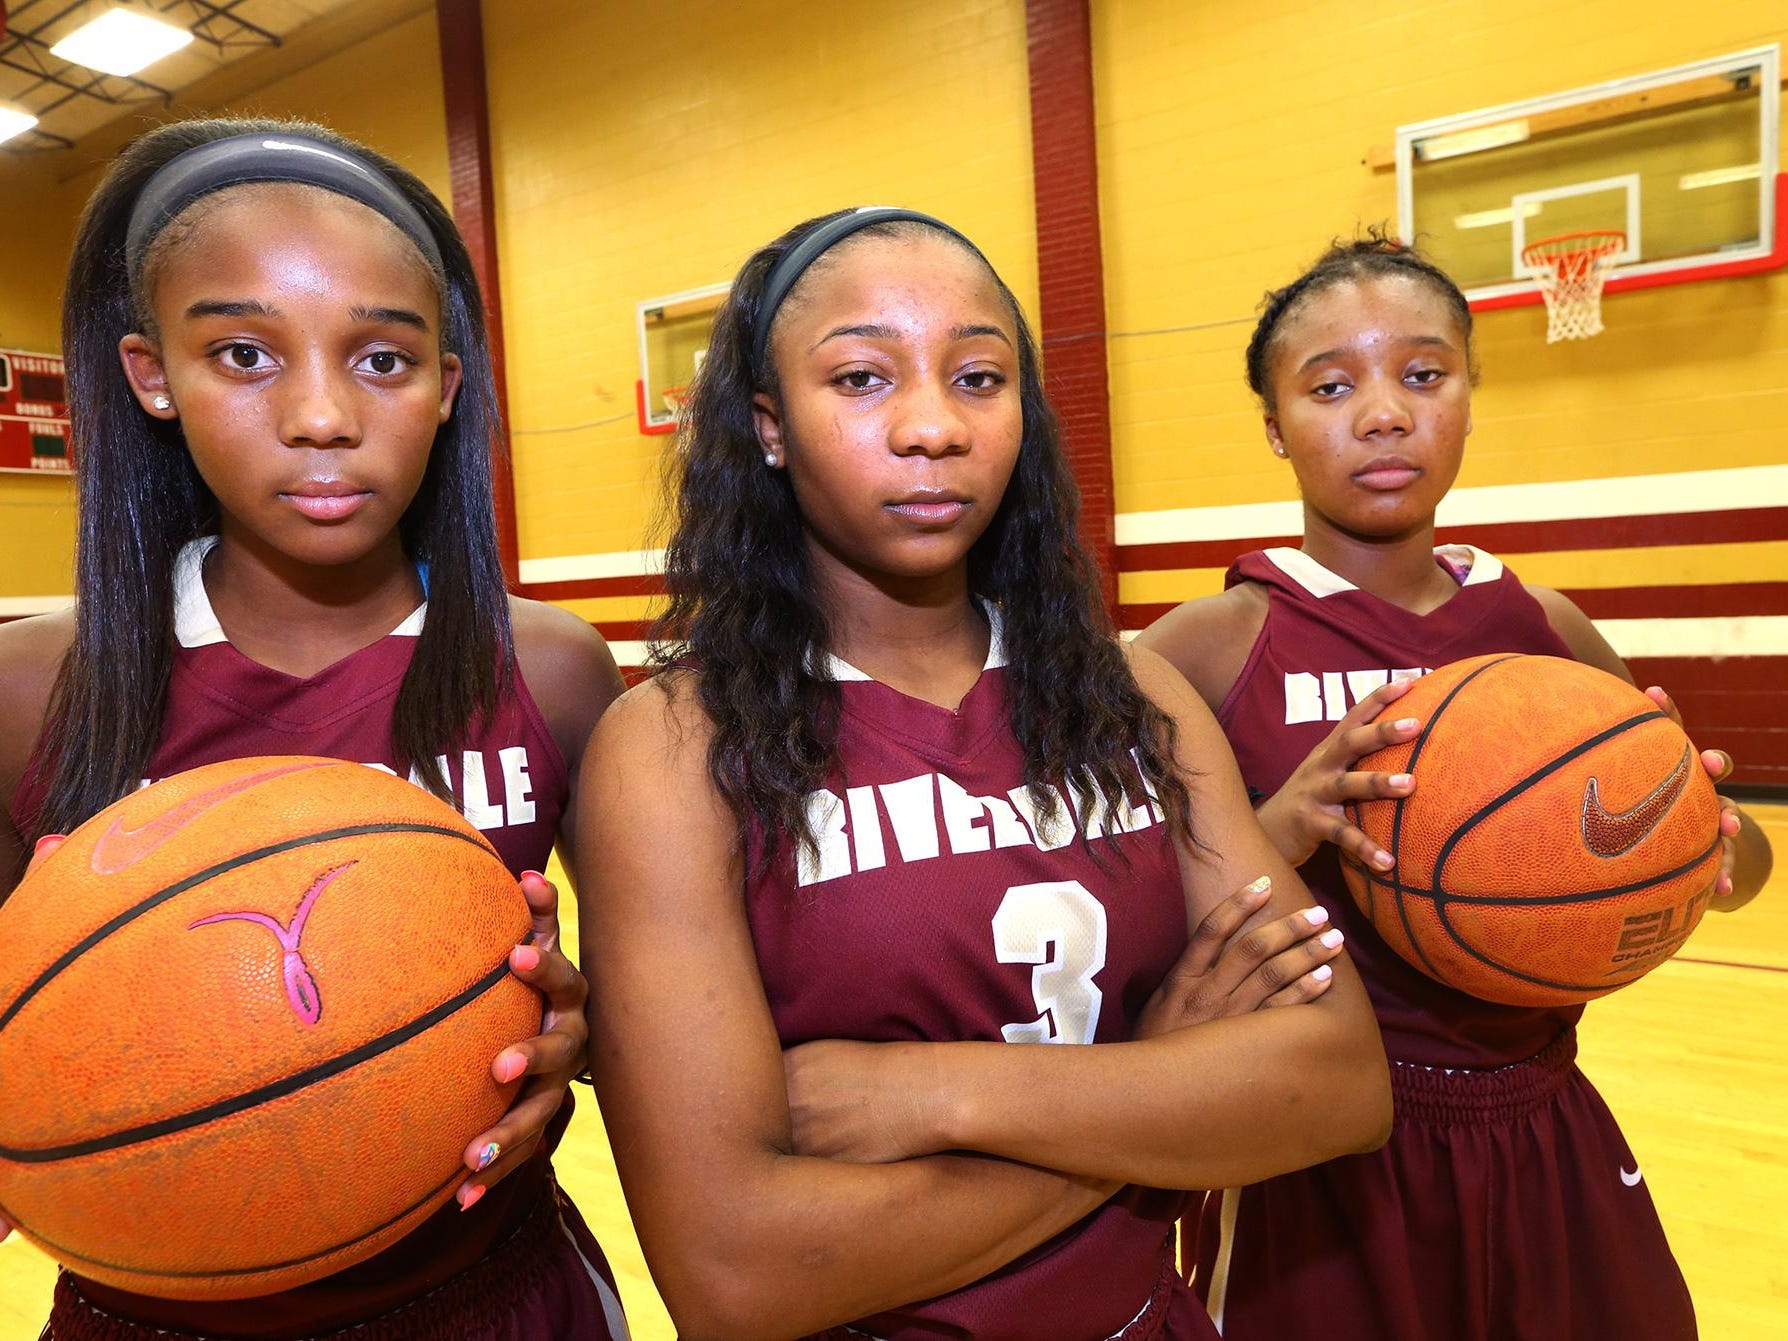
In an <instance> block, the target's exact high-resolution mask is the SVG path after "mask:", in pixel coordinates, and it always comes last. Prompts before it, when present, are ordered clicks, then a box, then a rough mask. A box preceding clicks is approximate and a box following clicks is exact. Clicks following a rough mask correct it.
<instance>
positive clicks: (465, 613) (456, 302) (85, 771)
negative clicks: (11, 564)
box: [26, 119, 514, 838]
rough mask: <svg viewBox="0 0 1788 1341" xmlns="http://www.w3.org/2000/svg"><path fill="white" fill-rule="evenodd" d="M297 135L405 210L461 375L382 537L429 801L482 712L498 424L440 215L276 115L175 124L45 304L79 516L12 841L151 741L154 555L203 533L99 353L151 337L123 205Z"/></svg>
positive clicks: (92, 807) (103, 215)
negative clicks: (421, 226)
mask: <svg viewBox="0 0 1788 1341" xmlns="http://www.w3.org/2000/svg"><path fill="white" fill-rule="evenodd" d="M250 133H253V134H276V135H299V136H306V137H309V138H311V139H315V140H319V141H322V142H324V143H326V144H331V145H335V146H338V147H340V148H343V149H346V150H348V151H350V152H352V153H355V154H358V155H359V156H361V157H362V158H364V159H366V160H368V161H369V162H371V163H373V164H375V165H376V166H377V167H378V168H379V169H380V170H381V171H383V172H384V174H385V175H386V176H387V177H388V178H389V179H390V180H391V182H392V184H393V185H395V186H396V187H397V189H398V190H399V191H400V192H401V193H402V194H403V195H404V196H405V197H406V198H407V199H408V200H409V201H410V203H411V204H413V205H414V206H415V207H416V209H417V210H419V211H420V212H421V214H422V216H423V218H424V220H425V221H426V222H427V224H428V228H429V231H430V232H431V233H432V234H433V236H434V238H435V241H436V244H437V245H438V247H439V249H440V253H441V259H442V266H443V271H444V273H440V274H437V276H436V278H437V283H438V285H439V287H440V290H441V324H442V333H441V345H442V349H443V351H444V352H448V353H452V354H456V355H458V357H459V360H460V365H461V370H462V372H461V380H460V388H459V395H458V398H457V400H456V402H455V405H454V409H453V414H452V416H451V417H450V418H449V419H448V421H447V422H446V423H445V424H444V425H442V426H441V428H440V430H439V431H438V432H437V433H436V435H435V442H434V447H433V449H432V451H431V452H430V455H429V461H428V468H427V471H426V473H425V474H424V476H423V481H422V486H421V488H420V489H419V490H418V492H417V495H416V498H415V499H414V500H413V501H412V502H411V504H410V507H409V509H408V511H406V512H405V514H404V517H403V520H402V522H401V524H400V533H401V536H402V539H403V543H404V547H405V550H406V551H407V552H408V553H409V554H410V556H411V557H412V558H414V559H415V560H416V561H417V562H419V563H426V564H427V565H428V589H429V597H430V599H429V607H428V618H427V619H426V620H425V621H424V624H423V629H422V633H421V635H420V636H419V637H418V639H417V642H416V650H415V654H414V657H413V658H412V660H411V663H410V668H409V671H408V672H407V673H406V675H405V677H404V681H403V684H402V686H401V687H400V689H399V691H398V696H397V704H396V709H395V714H394V717H393V721H392V728H391V736H392V744H393V746H394V748H395V750H396V752H397V756H398V758H399V759H400V760H402V761H403V762H404V763H406V764H407V765H408V766H409V767H410V768H411V769H412V770H413V771H414V772H415V773H416V774H417V775H418V776H419V777H420V779H421V780H422V781H423V782H424V784H425V785H427V786H428V787H430V788H431V789H432V790H434V791H435V792H436V793H437V794H440V795H443V796H444V795H446V791H447V784H446V779H445V778H444V777H443V776H442V775H441V769H440V765H439V763H438V762H437V757H438V756H439V755H441V754H442V753H444V752H446V751H448V750H450V749H453V748H455V747H456V746H457V745H458V744H459V743H460V742H461V741H462V740H463V739H464V737H465V732H466V728H467V725H468V723H469V722H470V721H472V720H473V719H474V718H475V717H476V716H478V715H480V714H481V713H488V712H489V711H490V710H491V708H492V707H493V706H494V705H495V703H496V700H497V696H498V694H499V692H500V691H501V689H502V687H503V685H504V683H505V682H506V681H507V678H508V677H509V676H510V674H512V671H513V662H514V652H513V648H512V645H511V640H510V629H509V605H508V599H507V594H506V592H505V590H504V583H503V571H502V563H501V560H500V558H499V554H498V549H497V537H496V520H495V514H494V511H493V505H492V501H491V500H492V495H491V472H490V451H491V449H492V445H493V443H495V442H497V441H498V438H497V428H498V411H497V398H496V389H495V384H494V382H493V381H492V377H491V367H490V353H489V349H488V347H487V345H486V342H485V333H484V307H483V303H482V300H481V298H480V296H479V292H478V281H477V277H476V276H475V274H474V273H473V270H472V261H471V257H470V256H469V255H468V254H467V252H466V248H465V244H464V242H463V241H461V239H460V236H459V232H458V230H457V229H455V227H454V225H453V219H452V216H451V215H449V214H448V213H447V211H446V209H445V208H444V207H443V206H442V205H441V203H440V202H439V201H438V200H436V199H435V197H434V195H433V193H431V192H430V191H429V189H428V188H427V187H426V186H424V185H423V184H422V182H421V181H420V179H418V178H417V177H416V176H415V175H414V174H412V173H410V172H408V171H406V170H405V169H403V168H401V167H399V166H398V165H397V164H395V163H393V162H391V161H390V160H388V159H386V158H383V157H382V156H380V155H378V154H375V153H373V152H371V151H369V150H367V149H365V148H362V147H361V146H359V145H356V144H353V143H352V142H350V141H348V140H346V139H344V138H343V137H341V136H340V135H337V134H336V133H335V132H333V131H331V130H328V129H325V128H324V127H322V126H316V125H310V124H307V123H304V122H296V121H274V120H234V119H231V120H199V121H182V122H176V123H174V124H171V125H166V126H161V127H159V128H157V129H155V130H152V131H150V132H148V133H147V134H145V135H143V136H142V137H140V138H139V139H137V140H136V141H135V142H134V143H132V144H131V145H130V146H129V147H128V148H126V149H125V150H124V151H123V153H121V154H120V155H119V156H118V158H117V159H116V160H115V161H114V162H113V163H112V165H111V167H110V169H109V170H108V171H107V173H106V175H105V177H104V179H103V180H102V181H101V182H100V184H99V186H98V187H97V188H95V190H94V192H93V196H92V198H91V199H89V200H88V202H87V207H86V209H85V211H84V212H83V213H82V215H81V223H80V228H79V231H78V233H77V235H76V238H75V246H74V257H73V260H72V261H71V263H70V265H69V272H68V287H67V290H66V292H65V294H64V296H63V304H62V347H63V352H64V355H65V357H66V359H67V369H68V401H69V415H70V419H71V421H72V427H73V435H74V458H75V481H76V492H77V498H78V503H79V508H78V513H79V520H78V528H77V533H76V542H75V591H76V597H77V601H76V611H75V637H74V643H73V645H72V647H70V649H69V652H68V655H67V657H66V658H65V659H64V660H63V663H62V669H61V672H60V674H59V676H58V677H57V681H56V687H55V691H54V693H53V695H52V697H51V701H50V711H49V713H48V715H47V717H46V718H45V727H44V736H43V739H42V740H41V741H40V742H39V758H40V760H41V761H42V762H41V764H40V767H39V772H38V775H39V776H40V777H41V778H42V780H43V792H42V795H43V800H42V803H41V804H40V805H39V806H38V807H37V808H36V813H35V816H34V817H33V818H31V820H30V824H29V828H30V832H29V833H28V834H27V835H26V836H27V838H31V837H35V836H37V835H41V834H45V833H60V832H66V831H67V830H69V829H70V828H72V827H74V826H75V825H76V824H79V823H80V822H81V821H82V820H84V819H86V818H87V817H88V816H90V815H92V814H93V813H94V812H95V811H97V810H100V809H102V808H103V807H105V806H106V805H108V804H110V803H111V802H112V801H115V800H117V799H118V798H119V797H121V796H124V795H125V794H126V793H128V792H129V791H131V790H132V789H133V788H135V787H136V786H137V785H138V784H139V782H140V781H141V779H142V777H143V773H144V769H145V768H146V767H147V765H148V763H149V759H150V756H151V754H152V753H153V752H154V749H155V745H156V741H157V739H158V738H159V735H160V732H161V716H162V709H163V705H164V703H165V702H166V698H167V686H168V677H169V674H170V671H171V667H172V664H173V648H174V584H173V573H174V559H175V556H176V555H177V554H178V553H179V552H180V549H181V547H182V546H184V545H185V544H186V543H187V542H188V541H190V540H193V539H195V538H197V537H199V536H201V535H204V534H206V533H207V532H209V531H211V530H212V529H213V528H215V526H216V525H217V504H216V500H215V499H214V498H213V497H212V495H211V491H210V490H209V489H208V488H206V486H205V483H204V481H203V480H201V479H200V478H199V473H198V471H197V469H195V468H194V466H193V463H192V458H191V457H190V456H189V455H188V454H187V451H186V447H185V444H184V441H183V439H182V437H181V435H180V430H179V428H178V427H177V426H176V425H173V424H167V423H163V422H162V421H160V420H157V419H155V418H152V417H151V416H149V415H147V414H145V413H144V412H143V410H142V407H141V406H140V405H139V404H138V403H137V400H136V398H135V396H134V395H133V394H132V393H131V389H130V386H129V384H128V382H127V381H126V380H125V376H124V372H123V370H122V368H121V366H120V364H119V357H118V342H119V341H120V340H121V339H123V338H124V336H126V335H127V334H130V333H131V332H133V331H135V332H144V333H152V331H153V323H152V321H151V317H150V311H149V309H150V301H151V293H152V281H153V270H154V262H155V252H154V249H153V248H152V249H151V253H150V255H149V257H148V258H147V260H146V262H145V264H144V266H143V270H144V271H145V272H146V273H141V274H131V273H130V271H129V266H128V264H127V262H126V259H125V247H124V239H125V231H126V227H127V225H128V223H129V221H130V212H131V207H132V205H133V204H134V203H135V202H136V199H137V195H138V193H139V192H140V191H141V190H142V188H143V186H144V184H145V183H146V182H148V180H149V179H150V177H151V176H153V175H154V173H155V172H156V170H157V169H158V168H160V167H161V166H162V165H163V164H165V163H167V162H168V161H169V160H171V159H172V158H174V157H175V156H176V155H178V154H181V153H184V152H185V151H186V150H188V149H192V148H196V147H197V146H199V145H202V144H208V143H210V142H212V141H213V140H219V139H224V138H226V137H229V136H233V135H243V134H250Z"/></svg>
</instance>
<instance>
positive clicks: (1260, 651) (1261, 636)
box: [1212, 583, 1273, 733]
mask: <svg viewBox="0 0 1788 1341" xmlns="http://www.w3.org/2000/svg"><path fill="white" fill-rule="evenodd" d="M1253 585H1256V586H1258V585H1259V584H1258V583H1255V584H1253ZM1260 594H1261V599H1262V600H1263V602H1264V605H1263V606H1262V608H1261V609H1262V613H1261V619H1260V628H1259V629H1258V630H1257V631H1256V632H1255V634H1254V641H1253V643H1252V644H1250V645H1249V648H1248V655H1247V656H1246V657H1245V658H1243V660H1242V664H1241V667H1240V669H1238V670H1237V671H1236V673H1235V680H1234V682H1233V683H1231V684H1230V686H1229V692H1228V693H1226V694H1224V695H1223V702H1221V703H1219V704H1218V705H1217V711H1216V712H1215V713H1213V714H1212V716H1214V717H1215V718H1216V719H1217V725H1218V726H1220V727H1223V728H1224V730H1225V732H1226V733H1227V730H1228V727H1229V721H1230V715H1231V714H1232V713H1233V712H1234V711H1235V705H1236V702H1237V700H1238V699H1240V697H1241V696H1242V694H1243V692H1244V691H1245V690H1246V689H1247V686H1248V681H1249V680H1250V678H1252V676H1253V674H1254V669H1255V667H1256V666H1258V665H1259V664H1260V659H1261V657H1262V656H1264V655H1265V654H1266V646H1267V630H1268V629H1269V628H1271V627H1272V622H1273V621H1272V605H1273V593H1272V590H1271V589H1270V588H1263V589H1262V591H1261V593H1260Z"/></svg>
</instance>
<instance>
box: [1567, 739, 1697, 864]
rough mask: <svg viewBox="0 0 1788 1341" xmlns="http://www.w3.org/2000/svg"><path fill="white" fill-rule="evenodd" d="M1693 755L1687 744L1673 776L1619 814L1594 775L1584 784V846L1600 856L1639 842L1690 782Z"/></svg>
mask: <svg viewBox="0 0 1788 1341" xmlns="http://www.w3.org/2000/svg"><path fill="white" fill-rule="evenodd" d="M1693 755H1694V748H1693V747H1692V746H1689V745H1685V746H1683V751H1682V758H1681V759H1679V760H1677V763H1676V767H1675V768H1673V769H1671V770H1670V773H1669V776H1667V777H1666V778H1665V779H1664V780H1663V781H1662V782H1660V783H1659V784H1658V785H1657V786H1656V787H1654V788H1653V789H1652V791H1651V794H1650V795H1648V796H1647V797H1646V798H1645V799H1644V800H1643V801H1641V802H1639V804H1638V805H1636V806H1634V807H1633V808H1632V809H1631V810H1623V811H1621V812H1620V813H1619V814H1618V815H1617V814H1613V813H1611V812H1610V811H1609V810H1608V808H1607V807H1606V806H1604V805H1603V804H1602V797H1601V793H1600V791H1599V790H1598V784H1597V781H1596V779H1595V778H1591V779H1590V780H1589V781H1588V782H1587V783H1585V784H1584V787H1583V846H1584V847H1586V848H1588V849H1589V850H1590V851H1591V852H1593V853H1595V854H1596V856H1598V857H1618V856H1619V855H1620V854H1621V853H1623V852H1628V851H1631V850H1632V849H1633V848H1635V847H1637V846H1639V844H1640V843H1642V842H1643V841H1644V840H1645V836H1646V835H1647V834H1649V833H1650V832H1651V831H1652V830H1653V829H1655V828H1657V827H1658V821H1659V820H1661V819H1663V818H1664V816H1665V814H1666V813H1667V812H1668V811H1669V809H1670V807H1671V806H1673V805H1675V804H1676V798H1677V797H1678V796H1681V795H1682V790H1683V788H1684V787H1686V786H1688V785H1689V767H1690V764H1691V762H1692V760H1693Z"/></svg>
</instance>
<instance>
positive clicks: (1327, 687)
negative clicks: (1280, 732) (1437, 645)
mask: <svg viewBox="0 0 1788 1341" xmlns="http://www.w3.org/2000/svg"><path fill="white" fill-rule="evenodd" d="M1428 670H1429V668H1428V667H1426V666H1400V667H1396V668H1393V669H1390V670H1377V669H1373V670H1350V671H1319V672H1312V671H1286V672H1285V725H1287V726H1296V725H1298V724H1299V723H1300V722H1338V721H1340V720H1341V719H1342V718H1343V717H1345V716H1346V715H1347V710H1348V709H1349V708H1351V707H1353V706H1354V704H1356V703H1358V702H1359V701H1360V700H1361V699H1363V698H1365V697H1366V695H1368V694H1370V693H1371V692H1372V691H1373V690H1375V689H1378V688H1381V687H1382V686H1384V685H1386V684H1389V683H1391V682H1392V681H1393V680H1416V679H1420V678H1421V677H1422V676H1424V675H1426V674H1427V673H1428Z"/></svg>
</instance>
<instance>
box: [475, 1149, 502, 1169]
mask: <svg viewBox="0 0 1788 1341" xmlns="http://www.w3.org/2000/svg"><path fill="white" fill-rule="evenodd" d="M502 1153H503V1147H502V1146H500V1145H498V1144H497V1143H496V1142H495V1141H486V1142H485V1143H484V1148H483V1149H482V1150H480V1151H479V1152H478V1172H480V1173H483V1172H484V1171H485V1170H486V1169H488V1168H489V1167H490V1166H491V1161H492V1160H494V1159H496V1157H497V1156H498V1155H500V1154H502Z"/></svg>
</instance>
